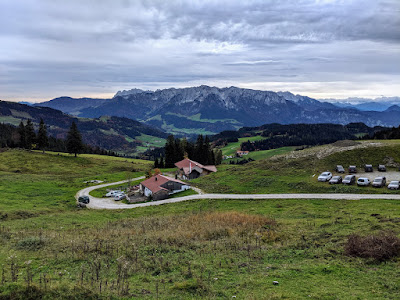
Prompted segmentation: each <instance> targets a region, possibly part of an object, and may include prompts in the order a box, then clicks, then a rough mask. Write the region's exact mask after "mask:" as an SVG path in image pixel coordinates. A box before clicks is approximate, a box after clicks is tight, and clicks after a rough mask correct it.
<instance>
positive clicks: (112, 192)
mask: <svg viewBox="0 0 400 300" xmlns="http://www.w3.org/2000/svg"><path fill="white" fill-rule="evenodd" d="M121 193H124V192H121V191H118V190H114V191H109V192H108V193H107V194H106V197H114V196H115V195H117V194H121Z"/></svg>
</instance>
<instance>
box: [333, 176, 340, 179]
mask: <svg viewBox="0 0 400 300" xmlns="http://www.w3.org/2000/svg"><path fill="white" fill-rule="evenodd" d="M339 178H340V176H333V178H332V179H339Z"/></svg>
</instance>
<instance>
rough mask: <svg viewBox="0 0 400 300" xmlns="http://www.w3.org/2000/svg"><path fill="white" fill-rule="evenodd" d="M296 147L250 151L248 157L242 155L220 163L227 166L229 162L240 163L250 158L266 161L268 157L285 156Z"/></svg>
mask: <svg viewBox="0 0 400 300" xmlns="http://www.w3.org/2000/svg"><path fill="white" fill-rule="evenodd" d="M295 148H296V147H282V148H277V149H270V150H261V151H252V152H249V154H248V155H244V156H243V158H230V159H225V160H223V161H222V163H223V164H229V163H230V161H234V162H236V161H240V160H242V159H245V158H246V159H249V158H252V159H254V160H260V159H267V158H270V157H273V156H275V155H281V154H285V153H288V152H291V151H293V150H294V149H295Z"/></svg>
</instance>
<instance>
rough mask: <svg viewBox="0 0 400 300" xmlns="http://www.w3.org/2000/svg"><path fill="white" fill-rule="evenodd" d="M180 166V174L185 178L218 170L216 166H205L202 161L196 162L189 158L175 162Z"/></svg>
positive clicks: (192, 177)
mask: <svg viewBox="0 0 400 300" xmlns="http://www.w3.org/2000/svg"><path fill="white" fill-rule="evenodd" d="M175 166H176V167H177V168H178V172H177V173H178V176H179V177H181V178H183V179H184V180H188V179H194V178H197V177H200V176H203V175H208V174H210V173H213V172H217V167H216V166H203V165H202V164H201V163H198V162H195V161H193V160H190V159H188V158H185V159H184V160H181V161H179V162H177V163H175Z"/></svg>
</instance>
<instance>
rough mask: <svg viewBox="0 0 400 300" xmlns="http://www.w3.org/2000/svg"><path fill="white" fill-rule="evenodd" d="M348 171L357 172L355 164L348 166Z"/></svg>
mask: <svg viewBox="0 0 400 300" xmlns="http://www.w3.org/2000/svg"><path fill="white" fill-rule="evenodd" d="M349 173H357V168H356V166H349Z"/></svg>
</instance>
